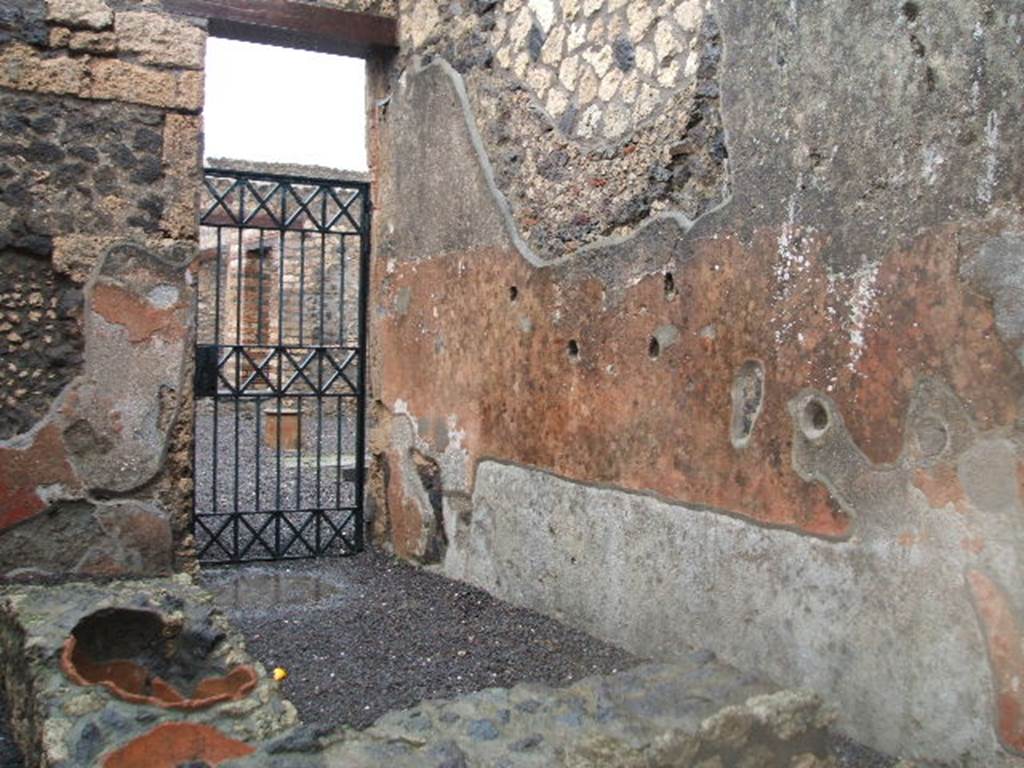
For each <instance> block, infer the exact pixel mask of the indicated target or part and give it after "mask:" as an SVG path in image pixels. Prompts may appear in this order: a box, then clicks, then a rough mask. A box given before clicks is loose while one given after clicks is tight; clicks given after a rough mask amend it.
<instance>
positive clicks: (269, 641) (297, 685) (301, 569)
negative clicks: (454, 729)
mask: <svg viewBox="0 0 1024 768" xmlns="http://www.w3.org/2000/svg"><path fill="white" fill-rule="evenodd" d="M202 581H203V583H204V585H205V586H206V587H207V588H209V589H210V590H211V591H213V592H214V594H215V595H216V596H217V599H218V602H219V604H220V606H221V607H222V609H223V610H224V611H225V612H226V613H227V614H228V616H229V617H230V619H231V620H232V622H233V623H234V624H235V625H236V626H237V627H238V628H239V629H240V630H241V631H242V632H243V634H244V635H245V636H246V640H247V644H248V647H249V650H250V652H251V653H252V654H253V655H254V656H256V658H258V659H259V660H260V661H261V662H263V664H265V665H266V666H267V667H268V668H272V667H276V666H282V667H284V668H286V669H287V670H288V671H289V677H288V679H287V680H286V681H285V682H284V684H283V685H284V692H285V695H286V696H288V698H289V699H291V701H292V702H293V703H294V704H295V706H296V707H297V708H298V710H299V715H300V717H302V719H303V720H304V721H305V722H307V723H324V724H327V725H332V726H333V725H338V724H349V725H353V726H356V727H365V726H367V725H369V724H370V723H372V722H373V721H374V720H376V719H377V718H378V717H380V716H381V715H383V714H384V713H385V712H387V711H389V710H393V709H403V708H407V707H410V706H412V705H414V704H416V703H418V702H420V701H422V700H424V699H434V698H448V697H452V696H458V695H460V694H464V693H469V692H471V691H475V690H480V689H483V688H488V687H492V686H500V687H509V686H512V685H514V684H516V683H521V682H527V681H536V682H543V683H547V684H550V685H561V684H566V683H569V682H571V681H573V680H576V679H579V678H581V677H587V676H589V675H593V674H608V673H611V672H613V671H615V670H621V669H624V668H627V667H629V666H631V665H633V664H636V663H638V662H639V661H640V659H638V658H636V657H635V656H632V655H631V654H628V653H626V652H625V651H622V650H621V649H618V648H615V647H613V646H610V645H608V644H606V643H602V642H600V641H598V640H595V639H594V638H592V637H589V636H588V635H585V634H583V633H582V632H578V631H576V630H573V629H570V628H567V627H565V626H563V625H561V624H559V623H557V622H555V621H554V620H552V619H549V618H547V617H544V616H541V615H539V614H536V613H533V612H532V611H527V610H523V609H519V608H514V607H512V606H510V605H507V604H505V603H502V602H501V601H499V600H496V599H495V598H493V597H491V596H490V595H488V594H487V593H485V592H482V591H480V590H476V589H473V588H471V587H468V586H466V585H465V584H459V583H457V582H452V581H449V580H447V579H445V578H443V577H441V576H438V575H437V574H433V573H430V572H428V571H424V570H422V569H418V568H413V567H411V566H409V565H406V564H404V563H401V562H399V561H397V560H395V559H394V558H392V557H390V556H388V555H386V554H383V553H380V552H377V551H374V550H367V551H366V552H364V553H363V554H361V555H358V556H356V557H351V558H327V559H320V560H303V561H292V562H278V563H260V564H250V565H244V566H230V567H218V568H207V569H205V570H204V571H203V575H202ZM832 752H833V755H834V756H835V757H836V760H837V762H838V764H839V768H891V767H892V766H894V765H895V764H896V762H897V760H896V759H894V758H891V757H888V756H885V755H881V754H878V753H877V752H874V751H872V750H870V749H867V748H866V747H863V746H861V745H859V744H857V743H856V742H853V741H851V740H849V739H847V738H845V737H843V736H840V735H836V736H835V737H834V738H833V743H832Z"/></svg>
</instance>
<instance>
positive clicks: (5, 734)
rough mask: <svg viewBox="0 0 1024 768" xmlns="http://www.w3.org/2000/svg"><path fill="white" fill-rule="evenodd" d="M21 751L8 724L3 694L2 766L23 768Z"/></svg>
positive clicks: (0, 724)
mask: <svg viewBox="0 0 1024 768" xmlns="http://www.w3.org/2000/svg"><path fill="white" fill-rule="evenodd" d="M22 765H23V763H22V761H21V753H20V752H18V748H17V747H16V746H15V744H14V741H13V740H12V739H11V734H10V731H9V730H8V724H7V708H6V707H5V706H4V699H3V696H0V766H2V768H21V767H22Z"/></svg>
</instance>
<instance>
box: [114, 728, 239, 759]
mask: <svg viewBox="0 0 1024 768" xmlns="http://www.w3.org/2000/svg"><path fill="white" fill-rule="evenodd" d="M254 751H255V750H254V749H253V747H250V746H249V745H248V744H246V743H245V742H244V741H238V740H236V739H232V738H229V737H227V736H225V735H224V734H223V733H221V732H220V731H219V730H217V729H216V728H214V727H213V726H212V725H203V724H201V723H164V724H162V725H158V726H156V727H155V728H153V729H152V730H150V731H147V732H146V733H144V734H142V735H141V736H139V737H138V738H135V739H132V740H131V741H129V742H128V743H127V744H125V745H124V746H123V747H121V748H120V749H117V750H114V751H113V752H111V753H110V754H109V755H107V756H106V758H104V760H103V768H178V766H181V765H192V764H198V765H208V766H210V768H216V766H218V765H220V764H221V763H223V762H225V761H226V760H234V759H235V758H237V757H245V756H246V755H251V754H252V753H253V752H254Z"/></svg>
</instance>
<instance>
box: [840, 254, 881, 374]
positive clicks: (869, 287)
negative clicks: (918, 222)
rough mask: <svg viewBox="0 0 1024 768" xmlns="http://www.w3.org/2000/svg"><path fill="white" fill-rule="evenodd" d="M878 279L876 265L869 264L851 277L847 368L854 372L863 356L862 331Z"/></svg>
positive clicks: (872, 304)
mask: <svg viewBox="0 0 1024 768" xmlns="http://www.w3.org/2000/svg"><path fill="white" fill-rule="evenodd" d="M877 279H878V264H869V265H868V266H866V267H864V268H863V269H861V270H860V271H859V272H857V274H855V275H854V276H853V281H854V290H853V297H852V298H851V299H850V316H849V318H848V327H849V330H848V334H849V341H850V361H849V363H847V367H849V369H850V370H851V371H854V372H856V370H857V363H858V362H860V358H861V356H862V355H863V354H864V343H865V342H864V330H865V324H866V323H867V319H868V316H869V315H870V314H871V311H872V310H873V309H874V306H875V299H876V298H877V297H878V292H877V291H876V290H875V281H876V280H877Z"/></svg>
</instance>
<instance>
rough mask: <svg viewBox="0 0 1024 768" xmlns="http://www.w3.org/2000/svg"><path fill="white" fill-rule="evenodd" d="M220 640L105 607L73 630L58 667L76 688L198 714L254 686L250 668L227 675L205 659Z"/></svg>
mask: <svg viewBox="0 0 1024 768" xmlns="http://www.w3.org/2000/svg"><path fill="white" fill-rule="evenodd" d="M221 639H223V632H221V631H220V630H219V629H217V628H216V627H214V626H212V625H210V626H208V625H206V624H205V623H204V624H201V625H199V626H196V627H191V628H186V627H184V626H182V624H181V623H180V622H167V621H165V620H164V618H163V616H161V615H160V614H159V613H157V612H156V611H147V610H136V609H130V608H105V609H102V610H99V611H96V612H95V613H91V614H89V615H88V616H86V617H85V618H83V619H82V620H81V621H79V622H78V624H76V625H75V628H74V629H73V630H72V631H71V636H70V637H69V638H68V639H67V640H66V641H65V643H64V650H63V652H62V654H61V667H62V669H63V670H64V673H65V674H66V675H67V676H68V677H69V678H70V679H71V680H72V681H73V682H75V683H77V684H78V685H102V686H103V687H105V688H107V689H108V690H109V691H110V692H111V693H113V694H114V695H115V696H117V697H118V698H121V699H124V700H125V701H128V702H131V703H133V704H151V705H155V706H159V707H171V708H174V709H186V710H192V709H203V708H205V707H209V706H212V705H214V704H217V703H219V702H222V701H230V700H234V699H240V698H242V697H243V696H246V695H247V694H248V693H249V692H250V691H252V689H253V688H254V687H255V686H256V672H255V670H254V669H253V668H252V667H250V666H248V665H241V666H236V667H235V668H234V669H232V670H231V671H230V672H227V671H226V669H225V668H224V665H223V664H222V663H220V662H219V660H217V659H215V658H212V657H211V654H212V651H213V650H214V648H215V647H216V646H217V644H218V643H219V642H220V641H221ZM182 691H187V692H188V693H187V694H183V693H182Z"/></svg>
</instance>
